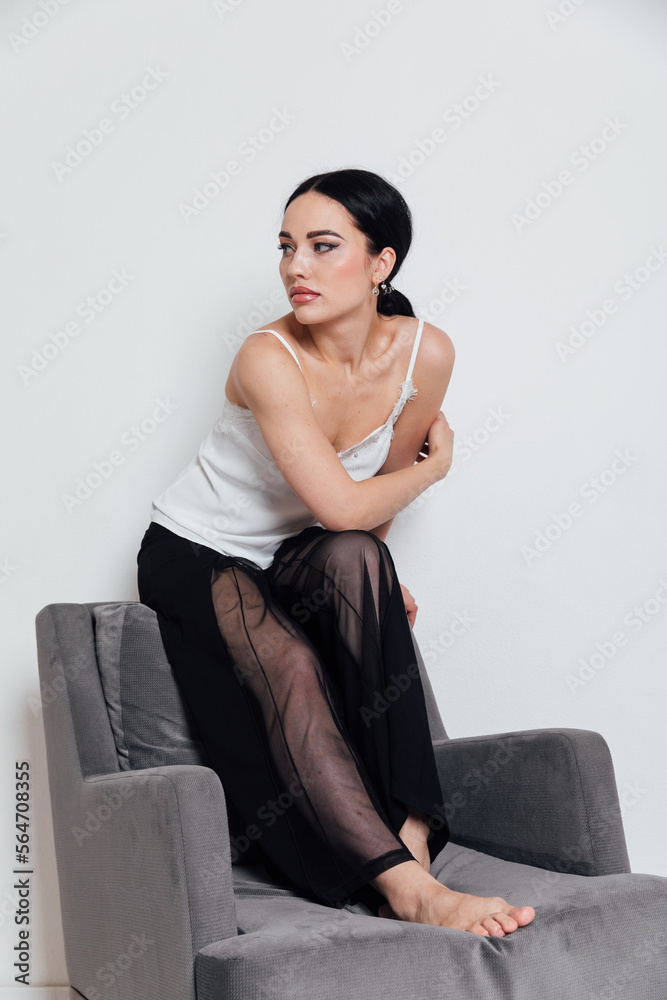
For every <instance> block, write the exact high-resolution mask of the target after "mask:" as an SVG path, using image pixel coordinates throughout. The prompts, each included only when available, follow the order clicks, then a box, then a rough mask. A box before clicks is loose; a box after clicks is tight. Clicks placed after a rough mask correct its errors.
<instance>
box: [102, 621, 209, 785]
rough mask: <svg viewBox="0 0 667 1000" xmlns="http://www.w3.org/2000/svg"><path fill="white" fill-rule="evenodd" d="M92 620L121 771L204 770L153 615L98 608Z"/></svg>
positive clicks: (203, 757)
mask: <svg viewBox="0 0 667 1000" xmlns="http://www.w3.org/2000/svg"><path fill="white" fill-rule="evenodd" d="M94 618H95V648H96V651H97V662H98V666H99V671H100V677H101V679H102V689H103V691H104V697H105V699H106V703H107V709H108V712H109V721H110V723H111V730H112V732H113V736H114V740H115V743H116V749H117V752H118V763H119V766H120V768H121V770H124V771H133V770H139V769H141V768H145V767H162V766H164V765H167V764H208V757H207V754H206V751H205V749H204V747H203V746H202V744H201V742H200V741H199V740H198V738H197V736H196V733H195V727H194V723H193V721H192V716H191V714H190V712H189V710H188V708H187V705H186V704H185V703H184V701H183V698H182V696H181V692H180V689H179V687H178V685H177V682H176V679H175V677H174V675H173V673H172V670H171V667H170V666H169V662H168V660H167V657H166V654H165V651H164V646H163V645H162V637H161V636H160V629H159V626H158V621H157V615H156V614H155V612H154V611H152V610H151V608H148V607H146V605H145V604H139V603H128V602H125V603H118V604H101V605H98V606H97V607H96V608H95V609H94Z"/></svg>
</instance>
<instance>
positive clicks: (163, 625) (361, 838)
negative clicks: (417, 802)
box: [139, 526, 412, 905]
mask: <svg viewBox="0 0 667 1000" xmlns="http://www.w3.org/2000/svg"><path fill="white" fill-rule="evenodd" d="M158 528H159V526H155V529H149V530H150V531H151V532H152V534H151V538H150V539H148V540H146V544H145V545H144V544H142V553H140V565H139V570H140V573H139V585H140V597H141V600H142V601H143V602H144V603H146V604H148V605H149V606H151V607H153V608H154V610H155V611H156V612H157V614H158V621H159V623H160V629H161V632H162V637H163V641H164V645H165V649H166V651H167V656H168V658H169V660H170V663H171V665H172V668H173V669H174V673H175V675H176V677H177V679H178V681H179V684H180V686H181V689H182V691H183V694H184V697H185V699H186V701H187V702H188V705H189V708H190V710H191V711H192V714H193V717H194V719H195V722H196V724H197V728H198V730H199V735H200V737H201V739H202V741H203V743H204V745H205V747H206V750H207V752H208V754H209V757H210V759H211V762H212V766H213V767H214V769H215V770H216V771H217V773H218V774H219V775H220V778H221V780H222V784H223V787H224V790H225V795H226V798H227V801H228V810H229V812H230V826H231V827H232V837H233V846H235V847H236V848H237V855H238V854H239V853H241V855H242V851H243V849H244V847H245V842H248V843H250V842H254V843H256V844H257V845H258V847H259V848H260V850H261V851H262V853H263V854H264V856H265V857H266V858H267V860H268V861H269V862H270V866H271V867H272V870H273V871H274V872H279V873H280V874H282V876H283V877H284V878H286V879H287V880H288V881H290V882H292V883H294V884H296V885H297V886H299V887H301V888H302V889H304V890H306V891H309V892H312V893H313V894H314V895H315V896H317V897H319V898H321V899H323V900H324V901H325V902H329V903H332V904H334V905H340V904H342V902H343V901H344V900H345V899H347V898H349V897H350V895H351V894H352V893H354V892H355V891H357V890H359V889H362V888H364V887H367V886H368V884H369V883H370V882H371V880H372V879H373V878H374V877H375V876H376V875H378V874H380V873H382V872H384V871H386V870H387V868H389V867H391V866H393V865H395V864H399V863H402V862H405V861H408V860H412V855H411V854H410V852H409V850H408V849H407V848H406V847H405V845H404V844H403V843H402V842H401V841H400V839H399V838H398V836H397V834H396V830H395V829H394V827H393V826H392V823H391V821H390V820H389V818H388V817H387V816H386V814H385V813H384V809H383V804H382V802H381V800H380V799H379V798H378V796H377V795H376V793H375V790H374V787H373V784H372V782H371V780H370V779H369V777H368V774H367V773H366V770H365V768H364V765H363V763H362V761H361V759H360V757H359V755H358V754H357V752H356V749H355V747H354V745H353V743H352V742H351V741H350V739H349V737H348V736H347V734H346V731H345V728H344V725H343V723H342V721H341V713H340V705H339V703H338V696H337V692H336V690H335V687H334V686H333V685H332V684H331V681H330V680H329V678H328V677H327V672H326V669H325V668H324V666H323V664H322V662H321V659H320V657H319V655H318V652H317V649H316V648H315V646H314V645H313V644H312V642H311V641H310V640H309V639H308V637H307V636H306V635H305V633H304V632H303V631H302V630H301V628H300V626H299V625H298V624H296V623H295V622H294V621H292V620H291V619H290V618H289V616H288V615H286V614H285V612H284V611H283V609H282V608H281V607H280V605H279V604H278V603H277V602H276V601H275V600H274V598H273V597H272V595H271V593H270V591H269V588H268V586H267V581H266V577H265V574H264V571H262V570H261V569H260V568H259V567H258V566H256V565H255V564H254V563H250V562H249V561H247V560H239V559H235V558H232V557H225V556H220V555H219V554H218V553H215V552H213V551H212V550H210V549H208V548H207V547H205V546H196V545H192V544H191V543H190V542H187V541H186V540H184V539H180V538H178V536H175V535H173V533H171V532H166V529H162V531H157V529H158ZM165 533H166V534H165ZM239 849H240V851H239ZM237 859H239V860H243V857H240V858H238V857H237Z"/></svg>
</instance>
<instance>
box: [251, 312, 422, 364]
mask: <svg viewBox="0 0 667 1000" xmlns="http://www.w3.org/2000/svg"><path fill="white" fill-rule="evenodd" d="M422 322H423V321H422ZM256 332H257V333H274V334H275V335H276V337H277V338H278V340H282V342H283V344H284V345H285V347H286V348H287V350H288V351H289V352H290V354H291V355H292V357H293V358H294V360H295V361H296V363H297V365H299V359H298V358H297V356H296V354H295V353H294V351H293V350H292V348H291V347H290V345H289V344H288V343H287V341H286V340H285V338H284V337H283V336H281V334H279V333H278V331H277V330H257V331H256ZM299 371H300V372H301V374H302V375H303V368H302V367H301V365H299Z"/></svg>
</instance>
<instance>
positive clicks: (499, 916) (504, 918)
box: [493, 913, 519, 934]
mask: <svg viewBox="0 0 667 1000" xmlns="http://www.w3.org/2000/svg"><path fill="white" fill-rule="evenodd" d="M493 916H494V917H495V919H496V920H497V921H498V923H499V924H500V926H501V927H502V929H503V930H504V931H505V933H506V934H511V932H512V931H515V930H516V929H517V927H518V926H519V923H518V921H517V920H516V919H515V918H514V917H513V916H510V915H509V914H508V913H494V914H493Z"/></svg>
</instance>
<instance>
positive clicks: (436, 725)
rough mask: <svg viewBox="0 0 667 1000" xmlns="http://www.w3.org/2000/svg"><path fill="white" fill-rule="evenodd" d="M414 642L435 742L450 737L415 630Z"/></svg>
mask: <svg viewBox="0 0 667 1000" xmlns="http://www.w3.org/2000/svg"><path fill="white" fill-rule="evenodd" d="M412 642H413V645H414V647H415V660H416V661H417V666H418V667H419V678H420V680H421V682H422V687H423V689H424V699H425V701H426V714H427V715H428V727H429V731H430V733H431V739H432V740H433V742H434V743H435V742H436V740H446V739H448V738H449V737H448V736H447V732H446V730H445V724H444V722H443V721H442V716H441V715H440V709H439V708H438V703H437V701H436V700H435V695H434V694H433V688H432V686H431V679H430V677H429V675H428V672H427V670H426V665H425V663H424V660H423V657H422V654H421V650H420V648H419V644H418V642H417V638H416V636H415V633H414V631H413V632H412Z"/></svg>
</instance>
